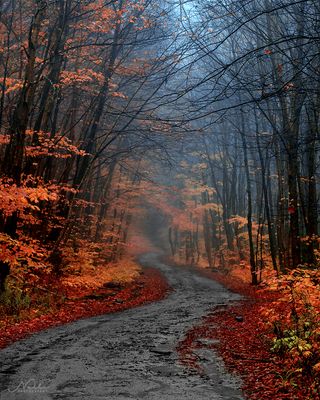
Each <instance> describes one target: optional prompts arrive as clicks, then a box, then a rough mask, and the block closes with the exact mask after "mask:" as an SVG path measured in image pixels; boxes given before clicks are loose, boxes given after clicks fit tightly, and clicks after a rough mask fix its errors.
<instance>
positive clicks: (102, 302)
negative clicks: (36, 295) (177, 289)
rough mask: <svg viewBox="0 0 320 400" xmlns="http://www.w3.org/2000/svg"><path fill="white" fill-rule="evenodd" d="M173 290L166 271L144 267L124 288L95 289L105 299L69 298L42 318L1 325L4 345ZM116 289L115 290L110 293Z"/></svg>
mask: <svg viewBox="0 0 320 400" xmlns="http://www.w3.org/2000/svg"><path fill="white" fill-rule="evenodd" d="M169 290H170V288H169V286H168V284H167V282H166V280H165V279H164V277H163V276H162V274H161V273H160V272H159V271H158V270H156V269H153V268H146V269H144V273H143V274H142V275H140V276H139V278H138V279H136V280H135V281H134V282H133V283H132V284H130V285H127V286H125V287H124V288H120V289H118V290H117V289H112V290H111V291H110V289H100V290H99V291H96V292H95V295H97V296H99V295H101V296H102V297H103V295H106V294H110V295H108V297H104V298H101V299H88V298H80V299H79V300H76V301H66V302H65V303H64V304H63V305H62V306H61V308H60V309H59V310H57V311H55V312H52V313H50V314H45V315H41V316H40V317H37V318H34V319H31V320H27V321H22V322H19V323H16V324H13V325H10V326H4V327H1V328H0V348H4V347H6V346H8V345H9V344H11V343H13V342H15V341H17V340H20V339H23V338H25V337H27V336H29V335H30V334H32V333H35V332H39V331H41V330H43V329H47V328H51V327H54V326H58V325H63V324H66V323H69V322H72V321H76V320H78V319H81V318H89V317H93V316H95V315H101V314H109V313H114V312H118V311H122V310H126V309H128V308H132V307H137V306H140V305H142V304H146V303H148V302H151V301H156V300H160V299H162V298H164V297H165V296H166V294H167V293H168V291H169ZM110 292H112V293H110Z"/></svg>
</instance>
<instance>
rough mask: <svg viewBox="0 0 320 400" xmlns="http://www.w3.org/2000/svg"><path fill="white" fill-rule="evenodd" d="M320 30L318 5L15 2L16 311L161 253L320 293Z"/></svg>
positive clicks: (9, 30)
mask: <svg viewBox="0 0 320 400" xmlns="http://www.w3.org/2000/svg"><path fill="white" fill-rule="evenodd" d="M319 32H320V4H319V1H318V0H240V1H235V0H194V1H193V0H190V1H189V0H185V1H184V0H180V1H176V0H158V1H155V0H137V1H135V0H54V1H46V0H23V1H20V0H1V1H0V41H1V49H0V71H1V72H0V126H1V130H0V171H1V176H0V185H1V187H0V200H1V201H0V209H1V212H0V244H1V254H0V298H1V295H3V296H4V297H3V298H5V299H6V300H5V301H4V300H3V301H2V304H3V305H1V301H0V309H1V310H2V311H3V314H4V315H5V314H6V313H7V312H8V309H10V310H12V307H13V306H12V304H16V303H15V301H16V298H17V296H18V295H17V293H19V296H20V297H19V299H24V298H25V297H24V296H27V297H28V299H29V298H30V296H31V298H32V296H33V294H32V293H34V290H35V288H39V287H40V288H44V287H46V285H49V286H50V285H51V284H55V283H54V282H57V281H56V280H57V279H58V280H59V279H62V280H63V279H65V277H68V278H67V279H69V278H70V277H71V278H70V279H71V280H72V282H74V281H76V280H77V279H78V278H76V277H77V276H81V275H82V274H85V275H84V276H85V277H86V278H84V279H89V278H87V277H88V276H89V275H90V274H91V273H93V272H92V271H95V268H96V267H99V268H100V267H101V266H102V265H105V266H106V270H107V269H108V268H109V266H113V267H114V266H118V265H120V266H121V265H129V264H130V263H131V262H133V261H132V260H133V259H136V257H138V256H139V254H141V253H143V252H146V251H153V252H157V251H162V255H163V256H164V255H165V256H166V257H168V258H169V259H170V260H172V262H174V263H175V264H179V265H186V266H199V267H201V268H205V269H209V270H211V271H220V272H222V273H225V272H226V273H231V274H232V271H238V272H237V274H238V275H241V274H242V275H243V276H245V277H246V279H247V281H248V284H252V285H253V286H257V285H259V284H260V285H261V284H264V283H265V282H270V279H273V280H272V282H275V281H276V282H280V281H281V279H282V277H283V276H295V277H296V276H298V275H299V276H301V271H304V272H303V274H305V273H306V274H308V275H307V279H311V281H312V279H314V280H313V281H312V282H313V283H312V284H311V283H310V287H311V286H312V285H313V284H314V286H317V284H316V283H317V282H318V280H317V279H318V278H312V277H313V276H315V275H316V274H318V272H319V263H320V252H319V243H320V238H319V194H320V179H319V178H320V175H319V174H320V158H319V155H320V146H319V143H320V142H319V138H320V131H319V129H320V120H319V118H320V78H319V77H320V60H319V57H320V53H319V50H320V42H319ZM126 263H128V264H126ZM130 265H131V267H132V265H133V264H130ZM113 267H112V268H113ZM131 267H130V266H129V267H128V268H129V269H128V271H129V270H130V271H131V269H130V268H131ZM124 269H125V268H124ZM90 271H91V272H90ZM239 271H240V272H239ZM296 271H300V272H296ZM306 271H307V272H306ZM295 274H296V275H295ZM59 282H60V281H59ZM299 282H300V281H299ZM308 282H309V281H308ZM279 284H280V283H279ZM291 287H292V286H291ZM310 287H309V286H308V288H309V289H308V290H310V293H311V292H312V290H316V289H314V287H313V289H310ZM8 288H9V289H8ZM8 290H9V292H8ZM39 290H40V289H39ZM41 290H46V289H41ZM6 293H7V294H6ZM8 293H9V294H8ZM30 293H31V294H30ZM312 293H313V292H312ZM317 293H318V292H317ZM10 296H11V297H10ZM36 296H37V295H36ZM27 297H26V298H27ZM297 298H298V297H297ZM315 298H319V294H317V295H316V296H315ZM19 301H20V300H19ZM21 301H22V300H21ZM26 301H29V300H26ZM41 301H42V300H41ZM310 301H311V303H312V299H311V300H310ZM28 304H29V303H28ZM308 304H309V303H308ZM312 304H313V303H312ZM1 307H2V308H1ZM8 307H9V308H8ZM10 307H11V308H10ZM23 307H24V306H23ZM10 312H11V311H10ZM295 312H296V313H298V311H297V310H295ZM308 351H309V350H308ZM308 357H309V356H308ZM310 359H311V358H310ZM317 362H318V363H319V364H317ZM317 362H316V361H314V364H315V365H318V370H320V367H319V365H320V361H319V359H317ZM299 368H300V367H299ZM310 368H311V367H310ZM310 368H309V369H310Z"/></svg>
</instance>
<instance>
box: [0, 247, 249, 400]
mask: <svg viewBox="0 0 320 400" xmlns="http://www.w3.org/2000/svg"><path fill="white" fill-rule="evenodd" d="M141 263H142V264H143V265H145V266H153V267H157V268H159V269H160V270H161V271H162V272H163V273H164V275H165V276H166V277H167V279H168V281H169V283H170V285H171V286H172V287H173V289H174V291H173V292H172V293H171V294H170V295H169V296H168V297H167V298H166V299H164V300H162V301H159V302H156V303H152V304H148V305H145V306H143V307H139V308H135V309H130V310H127V311H124V312H121V313H116V314H109V315H103V316H99V317H94V318H90V319H85V320H80V321H77V322H75V323H72V324H68V325H65V326H60V327H58V328H54V329H50V330H48V331H44V332H41V333H39V334H36V335H33V336H32V337H30V338H28V339H26V340H23V341H21V342H17V343H15V344H13V345H12V346H10V347H8V348H6V349H5V350H2V351H0V362H1V374H0V399H1V400H11V399H23V400H27V399H30V400H31V399H32V400H35V399H41V400H46V399H65V400H73V399H74V400H76V399H77V400H80V399H92V400H95V399H97V400H98V399H106V400H125V399H135V400H140V399H146V400H169V399H170V400H171V399H172V400H173V399H174V400H188V399H190V400H191V399H192V400H205V399H208V400H209V399H210V400H218V399H219V400H220V399H226V400H236V399H237V400H239V399H242V398H243V397H242V394H241V392H240V390H239V389H238V388H239V386H240V382H239V381H237V379H236V378H235V377H232V376H231V375H229V374H228V373H227V372H226V371H225V369H224V366H223V363H222V361H221V359H220V358H219V357H218V356H216V355H214V354H213V352H212V351H211V350H208V349H206V348H205V346H204V348H203V349H200V350H199V354H198V356H199V359H200V360H201V365H202V366H203V368H204V370H205V374H204V375H203V376H200V375H199V374H195V373H191V372H190V371H188V370H187V369H186V368H185V367H183V366H182V365H180V364H179V361H178V355H177V352H176V350H175V347H176V346H177V344H178V343H179V341H180V340H182V339H183V337H184V334H185V332H186V331H187V330H188V329H189V328H191V327H192V326H193V325H195V324H197V323H198V322H199V321H200V319H201V317H203V316H205V315H206V314H207V313H208V312H209V311H210V310H211V309H212V308H213V307H215V306H217V305H221V304H226V303H228V302H229V301H232V300H237V299H238V297H237V295H235V294H232V293H230V292H228V291H227V290H226V289H224V288H223V287H222V286H220V285H219V284H218V283H215V282H213V281H212V280H209V279H207V278H205V277H203V276H201V275H200V274H199V273H197V272H196V271H194V270H191V269H182V268H174V267H170V266H167V265H165V264H163V263H161V262H160V261H159V260H158V256H157V255H156V254H147V255H145V256H143V257H142V258H141Z"/></svg>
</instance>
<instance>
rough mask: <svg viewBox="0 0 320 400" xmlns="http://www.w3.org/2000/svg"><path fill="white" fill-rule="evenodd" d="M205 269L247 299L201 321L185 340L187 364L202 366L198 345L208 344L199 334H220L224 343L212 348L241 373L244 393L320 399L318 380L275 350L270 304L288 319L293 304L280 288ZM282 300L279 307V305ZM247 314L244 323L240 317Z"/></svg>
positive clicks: (264, 398) (258, 399) (182, 353)
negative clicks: (293, 370)
mask: <svg viewBox="0 0 320 400" xmlns="http://www.w3.org/2000/svg"><path fill="white" fill-rule="evenodd" d="M203 273H204V274H205V275H206V276H208V277H211V278H213V279H215V280H217V281H219V282H220V283H222V284H224V285H225V286H227V287H228V288H229V289H231V290H232V291H235V292H238V293H241V294H242V295H244V296H245V297H246V300H243V301H241V302H240V303H238V304H236V305H231V306H229V307H223V309H222V310H221V309H216V310H214V311H213V312H212V313H211V314H209V315H208V316H207V317H205V318H204V320H203V322H202V324H201V325H199V326H196V327H194V328H193V329H191V330H190V331H189V332H188V333H187V335H186V337H185V339H184V340H183V341H182V342H181V343H180V344H179V346H178V352H179V358H180V361H181V363H182V364H184V365H186V366H188V367H190V368H193V369H196V370H198V371H199V370H200V371H201V367H200V366H199V365H198V364H197V357H196V355H195V354H194V350H195V349H197V348H199V347H202V346H203V344H201V342H199V341H198V339H199V338H208V339H216V340H218V341H219V343H218V344H217V345H216V344H214V345H210V346H209V347H210V348H212V349H214V350H217V351H218V352H219V353H220V354H221V356H222V357H223V359H224V362H225V363H226V366H227V368H228V369H229V370H230V371H232V372H236V373H238V374H240V375H241V377H242V380H243V387H242V389H243V390H244V393H245V395H246V397H247V398H248V399H252V400H270V399H272V400H282V399H295V400H305V399H313V400H319V399H320V395H319V394H315V393H314V384H315V383H314V381H311V378H310V377H306V376H300V377H299V378H298V379H297V378H296V377H295V379H296V380H295V382H294V385H292V375H291V374H290V372H289V371H290V370H289V368H286V367H288V363H289V362H290V360H285V359H282V358H280V357H279V356H277V355H276V354H273V353H272V352H271V350H270V348H271V341H272V338H273V336H274V335H273V332H272V331H271V330H270V328H268V327H267V326H268V325H267V321H266V318H265V316H264V314H263V313H262V312H261V311H262V310H265V309H268V308H270V309H274V312H275V313H276V314H277V315H281V316H283V318H284V319H287V316H288V315H289V313H290V304H289V303H287V302H281V301H278V300H279V298H280V296H281V295H280V294H279V293H275V292H271V291H269V290H267V289H256V288H254V287H252V286H249V285H247V284H245V283H242V282H240V281H237V280H235V281H234V280H231V279H230V278H228V276H224V275H222V274H218V273H212V272H209V271H203ZM275 305H276V306H275ZM237 316H241V317H242V318H243V322H238V321H237V319H236V317H237Z"/></svg>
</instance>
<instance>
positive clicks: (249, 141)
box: [183, 0, 320, 284]
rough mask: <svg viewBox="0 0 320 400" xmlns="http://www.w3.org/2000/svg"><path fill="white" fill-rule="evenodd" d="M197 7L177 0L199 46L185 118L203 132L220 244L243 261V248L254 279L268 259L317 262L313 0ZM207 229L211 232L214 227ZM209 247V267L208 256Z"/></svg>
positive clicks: (282, 266) (287, 263) (280, 266)
mask: <svg viewBox="0 0 320 400" xmlns="http://www.w3.org/2000/svg"><path fill="white" fill-rule="evenodd" d="M193 5H194V8H191V6H188V7H187V6H185V7H183V10H184V17H183V19H184V21H187V22H185V23H184V24H183V25H184V27H185V29H186V31H188V29H189V28H190V27H191V28H192V34H190V37H191V39H190V40H192V42H193V51H194V54H196V58H195V60H194V63H193V67H191V68H190V71H189V76H190V75H191V76H192V77H193V82H192V85H188V86H187V87H186V88H185V93H190V92H192V93H193V95H192V96H189V98H188V99H187V101H188V112H187V113H186V114H185V115H184V119H185V121H188V122H189V124H190V126H192V128H193V129H194V130H198V131H199V132H201V137H202V138H203V139H202V140H199V142H198V143H197V144H195V142H193V145H194V149H196V150H197V151H198V152H199V153H198V154H199V158H198V160H194V162H196V163H202V162H204V163H205V164H206V169H205V171H204V172H201V174H199V175H198V177H197V178H196V179H197V180H198V182H201V181H205V182H206V183H207V185H209V186H211V187H212V188H213V189H214V190H215V194H214V195H213V196H212V198H211V199H210V202H212V203H213V204H215V205H216V206H218V207H221V213H220V214H219V215H217V214H216V216H215V222H214V223H213V224H214V225H217V224H220V226H221V229H222V230H223V233H224V237H225V239H224V244H223V246H224V247H226V249H228V251H229V252H230V251H231V252H233V251H234V246H236V249H237V251H238V256H239V258H240V259H242V258H243V257H244V256H245V254H246V253H247V257H248V259H250V264H251V272H252V282H253V283H254V284H256V283H258V281H259V276H260V275H261V270H262V268H263V267H264V265H265V264H266V263H271V265H272V266H273V268H274V270H275V271H276V272H277V273H279V272H280V271H285V270H286V269H287V268H293V267H296V266H298V265H299V264H308V265H310V266H316V265H317V264H318V262H319V252H318V248H319V236H318V233H319V231H318V230H319V217H318V207H319V146H318V143H319V112H318V105H319V96H320V92H319V88H320V87H319V83H320V81H319V65H320V60H319V23H320V8H319V4H318V2H316V1H313V0H310V1H309V0H302V1H293V0H279V1H275V2H274V1H272V2H270V1H253V2H249V3H248V2H242V1H241V2H234V1H224V2H222V3H221V2H207V1H197V2H194V3H193ZM203 196H205V191H204V194H203ZM243 218H245V219H246V230H247V234H246V235H247V236H246V239H244V236H243V235H244V231H243V227H244V226H243V224H242V219H243ZM204 219H205V220H207V217H206V214H205V213H204ZM219 221H220V222H219ZM205 225H206V226H205V227H204V229H203V236H204V239H203V240H204V247H205V249H208V247H209V246H208V243H209V241H208V238H207V236H208V223H206V224H205ZM209 225H210V224H209ZM211 226H212V225H211ZM210 237H211V238H212V240H214V235H213V233H212V232H211V233H210ZM244 240H245V242H244ZM220 247H221V244H220ZM247 248H248V251H247ZM213 251H216V250H213V249H211V251H209V253H211V252H213ZM206 253H207V257H208V261H209V264H210V265H211V264H212V261H211V259H212V255H211V254H208V251H207V250H206Z"/></svg>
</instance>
